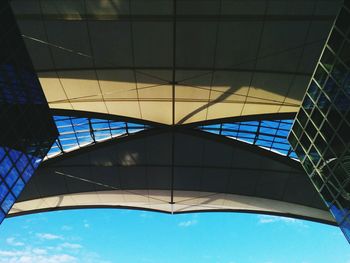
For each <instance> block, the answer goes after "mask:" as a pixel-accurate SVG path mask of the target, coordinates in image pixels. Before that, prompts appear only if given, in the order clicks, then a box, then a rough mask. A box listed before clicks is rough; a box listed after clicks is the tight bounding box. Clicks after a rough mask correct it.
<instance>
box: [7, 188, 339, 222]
mask: <svg viewBox="0 0 350 263" xmlns="http://www.w3.org/2000/svg"><path fill="white" fill-rule="evenodd" d="M72 207H76V208H92V207H111V208H112V207H129V208H136V209H147V210H156V211H161V212H167V213H184V212H196V211H197V212H199V211H240V212H241V211H247V212H256V213H267V214H276V215H281V216H286V217H295V218H303V219H307V220H313V221H318V222H323V223H327V224H333V223H334V222H335V221H334V219H333V217H332V216H331V214H330V213H329V212H328V211H324V210H320V209H316V208H311V207H307V206H303V205H298V204H292V203H287V202H281V201H276V200H271V199H265V198H258V197H251V196H243V195H234V194H222V193H212V192H195V191H175V192H174V204H170V191H167V190H133V191H127V190H125V191H124V190H113V191H96V192H86V193H76V194H67V195H60V196H53V197H46V198H39V199H34V200H30V201H23V202H18V203H15V205H14V206H13V207H12V209H11V210H10V213H9V215H10V216H17V215H22V214H28V213H38V212H42V211H53V210H61V209H68V208H72Z"/></svg>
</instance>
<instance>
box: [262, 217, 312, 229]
mask: <svg viewBox="0 0 350 263" xmlns="http://www.w3.org/2000/svg"><path fill="white" fill-rule="evenodd" d="M258 219H259V224H271V223H277V222H282V223H286V224H296V225H300V226H303V227H307V225H305V224H304V223H303V222H302V221H301V220H298V219H295V218H289V217H279V216H269V215H259V216H258Z"/></svg>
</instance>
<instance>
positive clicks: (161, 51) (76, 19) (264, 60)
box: [12, 0, 341, 124]
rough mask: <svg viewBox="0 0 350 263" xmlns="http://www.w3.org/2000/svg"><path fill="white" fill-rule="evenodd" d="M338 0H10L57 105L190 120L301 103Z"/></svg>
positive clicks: (274, 109)
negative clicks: (62, 0)
mask: <svg viewBox="0 0 350 263" xmlns="http://www.w3.org/2000/svg"><path fill="white" fill-rule="evenodd" d="M146 3H147V4H146ZM340 3H341V1H333V0H332V1H328V0H327V1H316V0H315V1H289V0H288V1H287V0H282V1H266V2H265V1H248V2H247V1H226V0H222V1H220V0H213V1H205V0H200V1H182V0H177V1H170V0H169V1H164V0H162V1H157V0H153V1H139V0H130V1H129V0H114V1H104V0H94V1H90V0H82V1H64V4H62V2H61V1H54V0H52V1H39V0H12V7H13V10H14V12H15V14H16V17H17V21H18V24H19V26H20V29H21V32H22V34H23V37H24V38H25V41H26V45H27V48H28V51H29V53H30V54H31V57H32V60H33V63H34V66H35V69H36V70H37V72H38V74H39V78H40V82H41V84H42V87H43V89H44V92H45V95H46V97H47V100H48V102H49V105H50V107H51V108H55V109H71V110H83V111H90V112H99V113H107V114H113V115H119V116H127V117H133V118H138V119H143V120H148V121H153V122H159V123H164V124H184V123H191V122H197V121H205V120H212V119H220V118H225V117H235V116H247V115H254V114H271V113H281V112H297V110H298V108H299V105H300V102H301V100H302V97H303V94H304V93H305V90H306V87H307V84H308V81H309V78H310V75H311V73H312V72H313V69H314V66H315V64H316V62H317V59H318V57H319V54H320V52H321V50H322V47H323V45H324V43H325V40H326V37H327V35H328V32H329V30H330V27H331V25H332V22H333V20H334V18H335V14H336V12H337V10H338V8H339V5H340Z"/></svg>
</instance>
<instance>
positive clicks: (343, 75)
mask: <svg viewBox="0 0 350 263" xmlns="http://www.w3.org/2000/svg"><path fill="white" fill-rule="evenodd" d="M289 141H290V143H291V145H292V147H293V149H294V150H295V152H296V154H297V155H298V157H299V159H300V161H301V163H302V165H303V167H304V169H305V170H306V172H307V173H308V175H309V176H310V178H311V181H312V183H313V184H314V186H315V187H316V189H317V191H318V192H319V193H320V195H321V197H322V198H323V200H324V202H325V204H326V205H327V206H328V208H329V209H330V211H331V213H332V214H333V216H334V218H335V219H336V221H337V222H338V224H339V226H340V228H341V229H342V231H343V232H344V234H345V236H346V238H347V239H348V241H349V242H350V9H349V2H348V1H345V4H344V6H343V8H342V9H341V11H340V13H339V14H338V17H337V19H336V22H335V24H334V27H333V29H332V31H331V34H330V36H329V39H328V41H327V44H326V45H325V47H324V50H323V53H322V56H321V58H320V60H319V63H318V64H317V67H316V69H315V72H314V74H313V77H312V79H311V81H310V84H309V87H308V89H307V92H306V94H305V97H304V100H303V103H302V106H301V108H300V110H299V112H298V114H297V116H296V119H295V122H294V124H293V127H292V132H291V133H290V136H289Z"/></svg>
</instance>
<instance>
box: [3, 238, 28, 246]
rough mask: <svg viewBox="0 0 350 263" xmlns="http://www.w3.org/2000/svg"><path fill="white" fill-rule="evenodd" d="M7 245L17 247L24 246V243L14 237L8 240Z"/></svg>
mask: <svg viewBox="0 0 350 263" xmlns="http://www.w3.org/2000/svg"><path fill="white" fill-rule="evenodd" d="M6 243H7V244H8V245H10V246H15V247H20V246H24V243H23V242H19V241H16V239H15V238H14V237H9V238H6Z"/></svg>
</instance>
